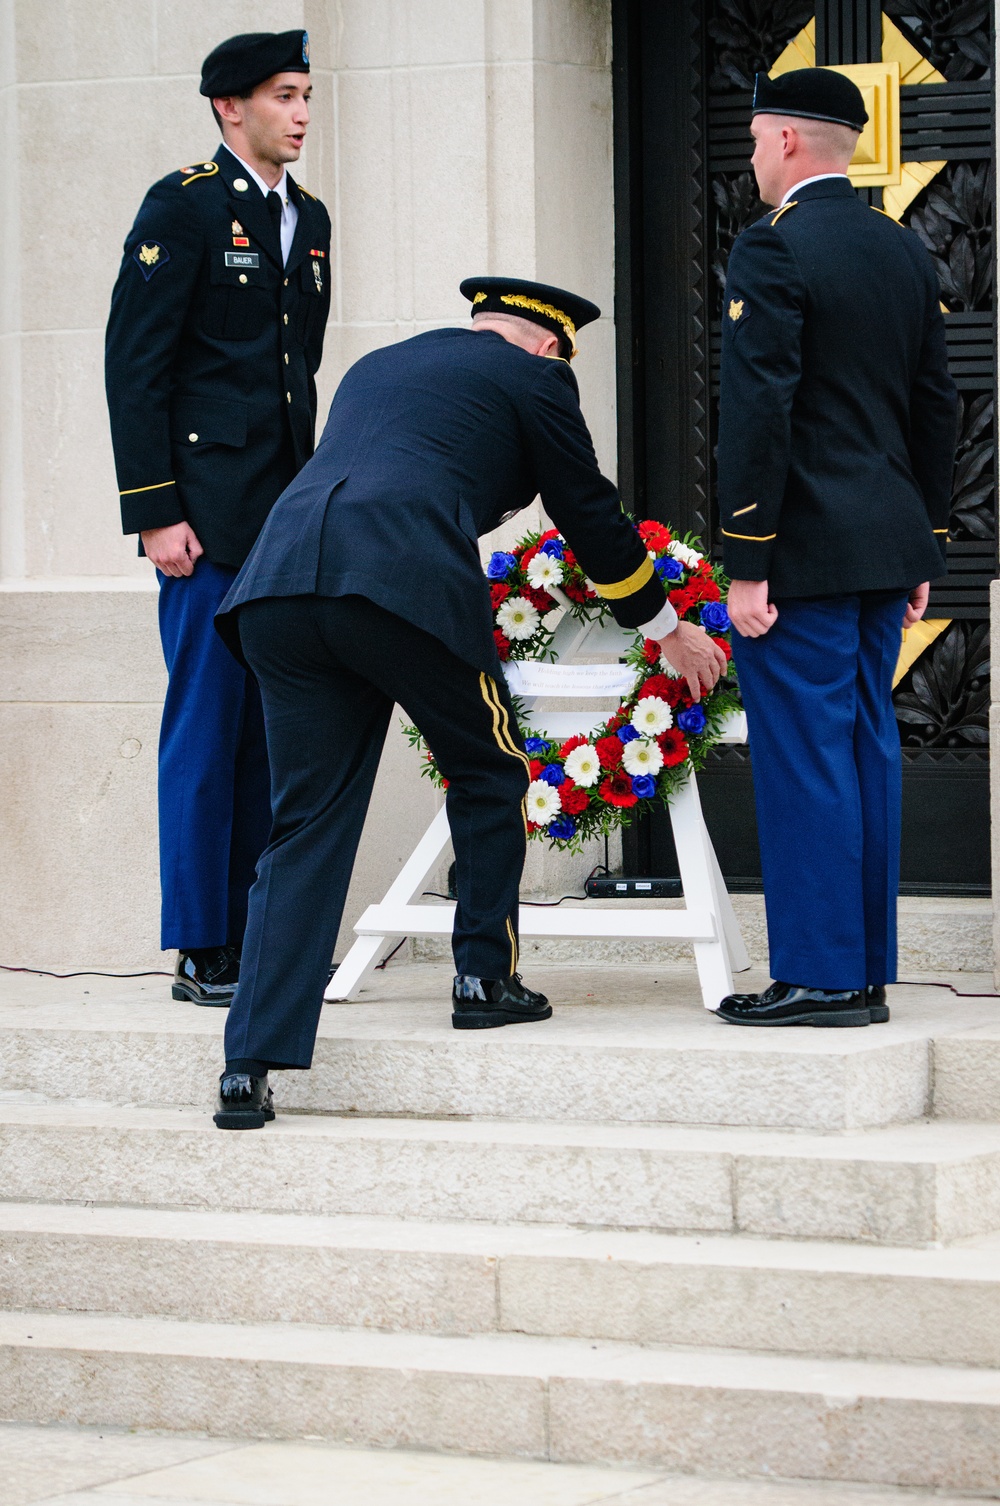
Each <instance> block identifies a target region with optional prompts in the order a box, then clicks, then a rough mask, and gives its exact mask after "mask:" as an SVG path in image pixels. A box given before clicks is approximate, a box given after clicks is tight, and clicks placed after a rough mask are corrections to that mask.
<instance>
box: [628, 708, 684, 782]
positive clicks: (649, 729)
mask: <svg viewBox="0 0 1000 1506" xmlns="http://www.w3.org/2000/svg"><path fill="white" fill-rule="evenodd" d="M673 724H674V714H673V712H672V711H671V709H670V707H669V706H668V705H667V703H666V701H664V700H663V699H662V698H661V697H660V696H658V695H644V696H643V698H642V700H641V701H637V702H636V708H635V710H634V711H633V713H632V726H633V727H634V728H635V730H636V731H637V732H639V733H641V734H642V736H643V737H659V735H660V733H661V732H666V730H667V728H668V727H672V726H673ZM628 746H629V747H631V746H632V744H631V743H629V744H628ZM633 772H635V771H634V770H633Z"/></svg>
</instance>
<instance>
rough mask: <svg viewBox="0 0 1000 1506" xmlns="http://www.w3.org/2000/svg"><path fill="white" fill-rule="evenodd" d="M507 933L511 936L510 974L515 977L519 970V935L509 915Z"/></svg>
mask: <svg viewBox="0 0 1000 1506" xmlns="http://www.w3.org/2000/svg"><path fill="white" fill-rule="evenodd" d="M507 935H508V936H509V937H510V975H511V977H512V978H513V976H514V974H515V973H516V972H517V958H518V948H517V937H516V936H515V935H514V927H513V926H512V925H511V923H510V916H509V915H508V916H507Z"/></svg>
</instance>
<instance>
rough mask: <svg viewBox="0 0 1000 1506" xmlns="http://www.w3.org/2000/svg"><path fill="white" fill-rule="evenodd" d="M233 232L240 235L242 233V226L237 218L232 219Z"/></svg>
mask: <svg viewBox="0 0 1000 1506" xmlns="http://www.w3.org/2000/svg"><path fill="white" fill-rule="evenodd" d="M233 234H234V235H242V234H243V226H242V225H241V224H240V222H239V220H234V221H233Z"/></svg>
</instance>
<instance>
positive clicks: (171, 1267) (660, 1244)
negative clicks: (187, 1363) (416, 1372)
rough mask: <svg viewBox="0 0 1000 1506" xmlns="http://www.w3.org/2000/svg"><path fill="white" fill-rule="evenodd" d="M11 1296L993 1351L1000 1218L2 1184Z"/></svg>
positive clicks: (5, 1300) (351, 1318) (83, 1307)
mask: <svg viewBox="0 0 1000 1506" xmlns="http://www.w3.org/2000/svg"><path fill="white" fill-rule="evenodd" d="M0 1269H2V1270H3V1283H2V1285H0V1307H2V1308H3V1309H6V1310H17V1309H19V1308H23V1309H33V1310H42V1311H49V1312H60V1311H62V1312H65V1311H67V1310H68V1311H72V1312H92V1313H100V1312H109V1313H116V1314H118V1315H120V1316H123V1317H135V1318H141V1317H150V1316H160V1317H170V1318H177V1319H182V1320H185V1321H189V1322H191V1321H193V1322H210V1321H211V1322H227V1323H307V1324H330V1325H333V1326H336V1327H341V1328H363V1329H382V1330H386V1331H390V1332H396V1331H400V1330H404V1331H410V1332H422V1333H432V1334H442V1335H449V1334H451V1335H463V1334H477V1333H483V1334H488V1333H525V1334H533V1335H537V1336H546V1335H547V1336H550V1337H553V1338H581V1339H608V1340H616V1341H621V1342H625V1343H658V1344H674V1345H686V1346H689V1347H692V1348H702V1347H708V1348H713V1347H714V1348H722V1347H727V1348H731V1349H750V1350H758V1351H771V1352H778V1353H789V1354H802V1355H809V1356H815V1355H824V1356H828V1357H831V1358H841V1359H875V1360H888V1361H903V1362H921V1361H925V1362H932V1363H939V1364H948V1365H965V1366H971V1365H982V1366H1000V1236H995V1235H994V1236H990V1237H987V1238H985V1239H980V1240H978V1241H975V1242H973V1243H970V1244H964V1245H962V1246H958V1247H952V1248H949V1249H932V1250H900V1249H886V1248H880V1247H878V1246H852V1245H845V1244H826V1243H819V1242H805V1241H802V1242H798V1241H775V1240H760V1239H750V1238H746V1237H741V1236H732V1237H713V1236H702V1237H701V1238H693V1237H682V1236H671V1235H662V1234H650V1233H638V1232H617V1233H615V1232H611V1231H606V1230H591V1231H581V1230H576V1229H571V1228H566V1227H562V1226H548V1227H540V1226H538V1225H533V1226H530V1227H525V1226H518V1225H510V1224H507V1225H492V1224H455V1223H451V1224H446V1223H420V1222H416V1221H412V1220H411V1221H407V1222H402V1221H399V1220H393V1219H385V1218H381V1219H376V1218H367V1219H365V1218H352V1217H349V1216H342V1217H339V1218H338V1217H326V1218H324V1217H315V1216H313V1217H310V1216H308V1215H303V1214H262V1213H189V1212H172V1211H169V1212H168V1211H162V1210H159V1209H147V1208H95V1207H73V1206H67V1205H56V1206H52V1205H43V1204H36V1203H30V1204H14V1203H0Z"/></svg>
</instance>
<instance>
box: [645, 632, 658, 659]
mask: <svg viewBox="0 0 1000 1506" xmlns="http://www.w3.org/2000/svg"><path fill="white" fill-rule="evenodd" d="M642 657H643V658H644V659H645V661H646V663H647V664H659V662H660V645H659V644H658V643H657V641H656V639H655V638H646V639H645V640H644V642H643V645H642Z"/></svg>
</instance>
